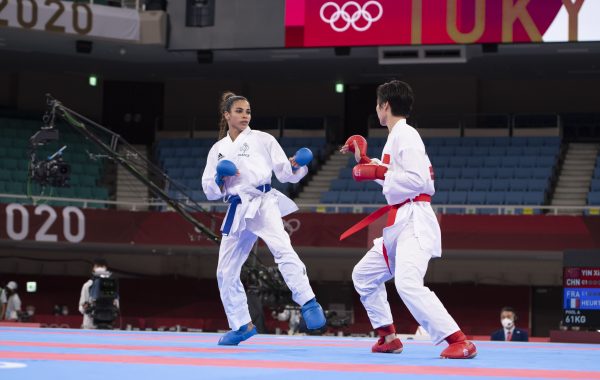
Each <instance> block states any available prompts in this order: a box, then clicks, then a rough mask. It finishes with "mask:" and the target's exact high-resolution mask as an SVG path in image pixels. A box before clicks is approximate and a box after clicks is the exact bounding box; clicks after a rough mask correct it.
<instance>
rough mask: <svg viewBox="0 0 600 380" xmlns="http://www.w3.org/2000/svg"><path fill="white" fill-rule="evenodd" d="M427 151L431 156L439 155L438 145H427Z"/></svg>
mask: <svg viewBox="0 0 600 380" xmlns="http://www.w3.org/2000/svg"><path fill="white" fill-rule="evenodd" d="M425 152H427V155H428V156H429V158H431V157H432V156H437V155H438V147H437V145H434V146H427V145H425Z"/></svg>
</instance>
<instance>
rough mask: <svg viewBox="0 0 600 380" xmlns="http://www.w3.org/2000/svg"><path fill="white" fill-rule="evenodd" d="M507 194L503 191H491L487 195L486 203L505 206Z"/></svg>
mask: <svg viewBox="0 0 600 380" xmlns="http://www.w3.org/2000/svg"><path fill="white" fill-rule="evenodd" d="M504 194H505V192H503V191H491V192H489V193H487V195H486V198H485V201H486V204H488V205H503V204H504V198H505V195H504Z"/></svg>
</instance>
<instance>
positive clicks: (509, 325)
mask: <svg viewBox="0 0 600 380" xmlns="http://www.w3.org/2000/svg"><path fill="white" fill-rule="evenodd" d="M516 320H517V314H515V310H514V309H513V308H512V307H508V306H507V307H503V308H502V310H501V311H500V323H501V324H502V328H501V329H499V330H496V331H494V332H493V333H492V335H491V336H490V340H500V341H502V340H504V341H512V342H527V341H529V335H528V334H527V331H526V330H523V329H520V328H518V327H516V326H515V321H516Z"/></svg>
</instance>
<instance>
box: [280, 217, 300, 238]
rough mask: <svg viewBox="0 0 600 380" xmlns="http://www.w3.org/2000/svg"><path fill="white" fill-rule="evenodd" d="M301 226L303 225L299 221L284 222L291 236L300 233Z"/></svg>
mask: <svg viewBox="0 0 600 380" xmlns="http://www.w3.org/2000/svg"><path fill="white" fill-rule="evenodd" d="M301 225H302V223H300V221H299V220H298V219H289V220H285V219H284V220H283V227H284V228H285V230H286V231H287V233H288V235H290V236H292V235H293V234H294V232H296V231H298V230H299V229H300V226H301Z"/></svg>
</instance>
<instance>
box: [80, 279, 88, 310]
mask: <svg viewBox="0 0 600 380" xmlns="http://www.w3.org/2000/svg"><path fill="white" fill-rule="evenodd" d="M86 285H87V282H86V283H85V284H83V286H82V287H81V295H80V296H79V312H80V313H81V314H85V311H84V310H83V305H84V304H85V303H86V302H88V301H89V300H90V292H89V288H88V287H87V286H86Z"/></svg>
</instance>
